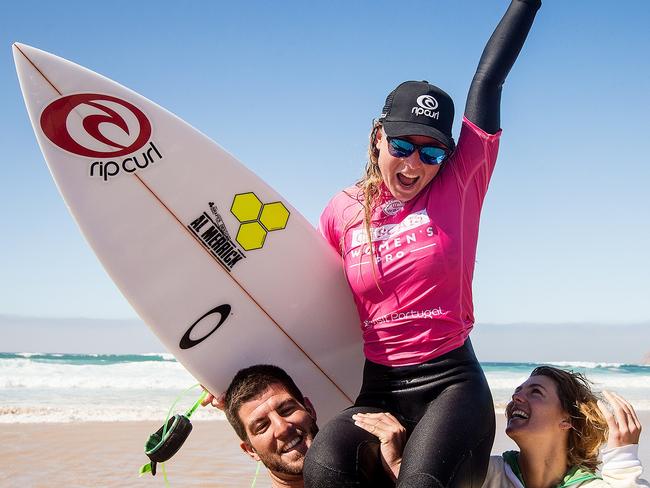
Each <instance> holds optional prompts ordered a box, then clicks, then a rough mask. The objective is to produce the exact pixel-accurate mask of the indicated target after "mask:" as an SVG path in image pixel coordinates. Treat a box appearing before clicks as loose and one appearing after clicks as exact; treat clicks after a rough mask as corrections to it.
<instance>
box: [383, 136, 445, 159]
mask: <svg viewBox="0 0 650 488" xmlns="http://www.w3.org/2000/svg"><path fill="white" fill-rule="evenodd" d="M386 140H387V141H388V152H389V153H390V155H391V156H393V157H395V158H408V157H409V156H410V155H411V154H413V153H414V152H415V151H416V150H417V151H418V154H419V156H420V161H422V162H423V163H424V164H434V165H435V164H440V163H442V162H443V161H444V160H445V159H447V158H448V157H449V152H448V151H447V149H445V148H444V147H439V146H432V145H429V144H421V145H418V144H413V143H412V142H410V141H407V140H406V139H400V138H399V137H389V136H386Z"/></svg>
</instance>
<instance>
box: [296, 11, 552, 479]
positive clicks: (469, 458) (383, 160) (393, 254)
mask: <svg viewBox="0 0 650 488" xmlns="http://www.w3.org/2000/svg"><path fill="white" fill-rule="evenodd" d="M540 5H541V2H540V1H539V0H513V1H512V2H511V4H510V7H509V8H508V10H507V11H506V13H505V15H504V17H503V19H502V20H501V22H500V23H499V25H498V26H497V28H496V30H495V31H494V33H493V35H492V37H491V38H490V39H489V41H488V43H487V45H486V47H485V50H484V51H483V55H482V56H481V60H480V61H479V66H478V68H477V70H476V74H475V75H474V79H473V80H472V84H471V87H470V91H469V94H468V97H467V104H466V107H465V113H464V117H463V123H462V129H461V132H460V136H459V137H458V144H456V142H455V141H454V138H453V136H452V125H453V119H454V103H453V101H452V99H451V97H450V96H449V95H448V94H447V93H446V92H445V91H443V90H442V89H440V88H438V87H437V86H434V85H432V84H430V83H428V82H427V81H405V82H403V83H401V84H400V85H398V86H397V87H396V88H395V89H394V90H393V91H391V92H390V93H389V94H388V97H387V98H386V101H385V103H384V106H383V109H382V111H381V114H380V116H379V118H378V120H377V121H375V123H374V124H373V127H372V131H371V134H370V141H369V142H370V143H369V148H368V162H367V164H366V168H365V172H364V174H363V176H362V178H361V180H360V181H359V182H357V184H356V185H354V186H352V187H349V188H347V189H346V190H344V191H342V192H340V193H339V194H337V195H336V196H334V198H333V199H332V200H331V201H330V203H329V204H328V206H327V207H326V209H325V210H324V211H323V214H322V215H321V219H320V226H319V228H320V230H321V232H322V234H323V236H324V237H325V238H326V239H327V241H328V242H329V243H330V245H331V246H332V247H333V248H334V249H335V250H336V251H337V252H339V254H340V255H341V258H342V259H341V261H342V263H343V266H344V272H345V275H346V277H347V280H348V284H349V285H350V288H351V290H352V293H353V295H354V299H355V303H356V305H357V311H358V312H359V316H360V323H361V331H362V334H363V340H364V353H365V356H366V363H365V367H364V373H363V385H362V387H361V392H360V394H359V396H358V397H357V399H356V401H355V404H354V407H352V408H350V409H348V410H345V411H344V412H342V413H341V414H340V415H339V416H338V417H336V418H335V419H334V420H333V421H331V422H330V423H328V424H327V425H325V426H324V427H323V429H322V431H321V433H320V434H319V436H318V437H317V438H316V439H315V440H314V445H313V447H312V449H311V450H310V452H309V454H308V455H307V457H306V459H305V485H306V486H307V487H309V488H324V487H327V488H329V487H331V486H369V487H370V486H371V487H373V488H377V487H380V486H392V485H393V481H394V480H391V479H386V477H383V476H382V479H373V478H372V477H371V476H369V475H368V473H369V472H371V470H370V468H368V467H367V466H366V464H365V462H364V460H365V459H374V460H375V464H376V463H377V462H378V461H377V459H378V456H379V452H380V448H379V446H378V443H377V439H376V438H374V437H373V435H372V434H373V433H371V432H370V433H369V432H366V431H364V430H362V429H360V428H359V427H358V426H357V425H355V423H354V422H353V415H355V414H360V413H371V414H373V413H374V414H378V413H382V412H389V413H391V414H392V415H393V416H394V417H395V418H396V419H398V420H399V422H401V423H402V424H403V425H404V427H405V429H406V436H407V438H408V440H407V441H406V446H405V449H404V455H403V462H402V466H401V469H400V473H399V478H398V479H397V486H398V487H400V488H402V487H418V488H426V487H440V486H445V487H455V486H476V487H479V486H480V485H481V483H482V480H483V477H484V476H485V471H486V469H487V463H488V459H489V454H490V448H491V447H492V441H493V439H494V407H493V402H492V398H491V395H490V391H489V388H488V385H487V382H486V380H485V376H484V374H483V371H482V369H481V367H480V365H479V363H478V360H477V359H476V356H475V355H474V351H473V349H472V345H471V342H470V340H469V333H470V331H471V330H472V327H473V326H474V306H473V300H472V278H473V273H474V263H475V257H476V246H477V240H478V227H479V220H480V214H481V208H482V206H483V200H484V198H485V195H486V192H487V189H488V184H489V182H490V178H491V176H492V171H493V170H494V167H495V163H496V159H497V152H498V148H499V139H500V135H501V130H500V115H499V106H500V100H501V88H502V86H503V83H504V81H505V78H506V76H507V74H508V72H509V71H510V68H511V67H512V66H513V64H514V62H515V60H516V59H517V56H518V54H519V51H520V50H521V48H522V46H523V44H524V41H525V39H526V36H527V35H528V31H529V30H530V28H531V26H532V23H533V20H534V18H535V14H536V12H537V10H538V9H539V7H540ZM434 312H435V313H434ZM463 405H471V406H472V412H471V415H468V412H467V411H466V410H465V409H464V408H463V407H462V406H463ZM380 475H383V473H380Z"/></svg>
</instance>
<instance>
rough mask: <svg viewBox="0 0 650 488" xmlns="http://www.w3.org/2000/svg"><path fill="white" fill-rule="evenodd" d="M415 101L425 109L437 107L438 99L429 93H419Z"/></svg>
mask: <svg viewBox="0 0 650 488" xmlns="http://www.w3.org/2000/svg"><path fill="white" fill-rule="evenodd" d="M417 103H418V105H419V106H420V107H422V108H423V109H425V110H435V109H437V108H438V100H436V99H435V98H433V97H432V96H431V95H421V96H419V97H418V99H417Z"/></svg>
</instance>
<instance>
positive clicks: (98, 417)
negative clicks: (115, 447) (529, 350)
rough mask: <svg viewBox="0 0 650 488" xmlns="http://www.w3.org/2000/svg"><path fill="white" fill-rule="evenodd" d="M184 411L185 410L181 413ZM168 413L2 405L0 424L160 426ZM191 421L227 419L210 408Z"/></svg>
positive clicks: (146, 408) (147, 409)
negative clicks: (140, 423)
mask: <svg viewBox="0 0 650 488" xmlns="http://www.w3.org/2000/svg"><path fill="white" fill-rule="evenodd" d="M174 413H183V410H182V409H178V412H174ZM167 414H168V407H167V408H163V407H162V406H157V407H152V406H137V407H126V406H122V407H112V408H88V407H87V406H83V405H81V406H74V405H70V406H67V407H57V408H52V407H0V424H14V423H21V424H30V423H41V422H43V423H63V422H127V421H143V420H146V421H155V422H159V423H160V424H161V425H162V424H163V423H164V421H165V418H166V417H167ZM192 420H225V415H224V414H223V412H221V411H220V410H218V409H216V408H213V407H209V408H202V409H199V410H197V411H196V412H195V413H194V414H193V415H192Z"/></svg>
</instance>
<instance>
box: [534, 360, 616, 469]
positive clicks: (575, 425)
mask: <svg viewBox="0 0 650 488" xmlns="http://www.w3.org/2000/svg"><path fill="white" fill-rule="evenodd" d="M530 376H546V377H547V378H551V379H552V380H553V382H554V383H555V385H556V387H557V394H558V397H559V398H560V404H561V405H562V409H563V410H564V411H565V412H567V413H568V414H569V417H570V422H571V430H570V431H569V450H568V452H567V464H568V466H580V467H582V468H585V469H587V470H589V471H591V472H594V471H596V468H597V467H598V465H599V464H600V463H599V461H598V452H599V450H600V447H601V446H602V445H603V444H604V443H605V441H606V440H607V421H606V420H605V418H604V417H603V415H602V413H601V412H600V409H599V408H598V405H597V403H596V402H597V401H598V399H599V398H598V396H597V395H596V394H595V393H594V392H592V390H591V382H590V381H589V380H588V379H587V378H585V376H584V375H582V374H580V373H575V372H573V371H565V370H562V369H558V368H553V367H551V366H540V367H538V368H535V369H534V370H533V372H532V373H530Z"/></svg>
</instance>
